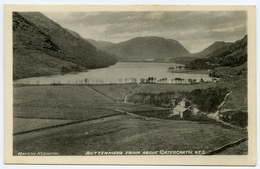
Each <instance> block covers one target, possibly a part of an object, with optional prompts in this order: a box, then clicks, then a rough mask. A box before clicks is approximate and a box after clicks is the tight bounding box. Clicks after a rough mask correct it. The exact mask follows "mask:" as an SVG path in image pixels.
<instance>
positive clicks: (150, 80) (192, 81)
mask: <svg viewBox="0 0 260 169" xmlns="http://www.w3.org/2000/svg"><path fill="white" fill-rule="evenodd" d="M167 80H168V79H167V78H166V77H165V78H161V79H156V78H155V77H148V78H147V79H144V78H141V79H140V82H141V83H167ZM187 81H188V83H190V84H195V83H197V79H184V78H179V77H176V78H174V79H171V82H172V83H174V82H175V83H187ZM199 82H200V83H204V82H205V81H204V79H202V78H201V79H200V81H199Z"/></svg>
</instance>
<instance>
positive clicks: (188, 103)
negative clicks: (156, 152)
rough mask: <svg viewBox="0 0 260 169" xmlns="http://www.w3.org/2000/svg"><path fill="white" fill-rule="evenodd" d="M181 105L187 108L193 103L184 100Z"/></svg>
mask: <svg viewBox="0 0 260 169" xmlns="http://www.w3.org/2000/svg"><path fill="white" fill-rule="evenodd" d="M179 104H180V106H182V107H186V108H187V107H189V106H190V105H191V102H190V101H189V100H188V99H186V98H183V99H182V101H181V102H180V103H179Z"/></svg>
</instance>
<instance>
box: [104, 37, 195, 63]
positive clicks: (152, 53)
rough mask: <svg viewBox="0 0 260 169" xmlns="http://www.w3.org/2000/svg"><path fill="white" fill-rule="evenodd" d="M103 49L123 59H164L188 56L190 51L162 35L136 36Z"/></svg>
mask: <svg viewBox="0 0 260 169" xmlns="http://www.w3.org/2000/svg"><path fill="white" fill-rule="evenodd" d="M103 50H105V51H107V52H109V53H112V54H116V55H117V56H118V57H121V58H123V59H124V60H132V59H164V60H168V59H171V58H174V57H179V56H189V55H190V52H189V51H188V50H187V49H185V47H183V46H182V45H181V44H180V43H179V42H178V41H176V40H173V39H165V38H162V37H154V36H149V37H137V38H133V39H130V40H127V41H124V42H120V43H117V44H113V45H109V46H106V47H104V48H103Z"/></svg>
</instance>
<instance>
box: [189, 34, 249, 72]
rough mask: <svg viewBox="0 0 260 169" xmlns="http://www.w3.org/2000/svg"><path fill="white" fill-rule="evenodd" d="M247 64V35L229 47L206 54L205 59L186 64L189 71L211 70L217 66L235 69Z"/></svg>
mask: <svg viewBox="0 0 260 169" xmlns="http://www.w3.org/2000/svg"><path fill="white" fill-rule="evenodd" d="M245 62H247V35H246V36H245V37H244V38H242V39H241V40H238V41H236V42H234V43H232V44H230V45H227V46H224V47H222V48H220V49H217V50H216V51H214V52H212V53H211V54H208V55H207V57H205V58H200V59H195V60H193V61H191V62H190V63H188V64H186V68H189V69H212V68H216V67H219V66H224V67H225V66H229V67H235V66H240V65H242V64H244V63H245Z"/></svg>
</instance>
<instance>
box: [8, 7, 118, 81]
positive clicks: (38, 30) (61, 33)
mask: <svg viewBox="0 0 260 169" xmlns="http://www.w3.org/2000/svg"><path fill="white" fill-rule="evenodd" d="M116 62H117V60H116V58H115V57H113V56H112V55H110V54H107V53H105V52H102V51H99V50H97V49H96V48H95V47H94V46H93V45H92V44H91V43H89V42H86V41H83V40H81V39H79V38H76V37H74V36H73V35H71V34H70V33H69V32H67V31H66V30H65V29H63V28H62V27H61V26H60V25H58V24H57V23H55V22H53V21H52V20H50V19H48V18H47V17H46V16H44V15H43V14H41V13H39V12H21V13H17V12H14V13H13V70H14V72H13V76H14V77H13V78H14V79H20V78H25V77H32V76H43V75H50V74H57V73H59V72H60V70H61V67H62V66H71V65H79V66H81V67H82V68H86V69H88V68H100V67H107V66H109V65H112V64H115V63H116Z"/></svg>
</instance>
